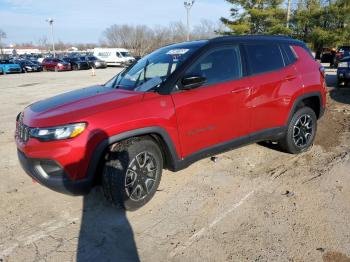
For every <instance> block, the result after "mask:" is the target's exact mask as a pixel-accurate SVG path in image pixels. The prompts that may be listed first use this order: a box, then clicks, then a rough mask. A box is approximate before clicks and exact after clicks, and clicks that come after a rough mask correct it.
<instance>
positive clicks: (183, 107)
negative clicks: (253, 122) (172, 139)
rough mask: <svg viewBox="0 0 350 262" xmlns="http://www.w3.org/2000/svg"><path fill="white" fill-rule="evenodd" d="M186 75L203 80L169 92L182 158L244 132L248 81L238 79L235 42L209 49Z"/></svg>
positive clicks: (247, 126) (248, 118) (238, 67)
mask: <svg viewBox="0 0 350 262" xmlns="http://www.w3.org/2000/svg"><path fill="white" fill-rule="evenodd" d="M186 76H203V77H205V78H206V79H207V82H206V84H205V85H204V86H201V87H199V88H196V89H192V90H185V91H178V92H176V93H174V94H172V98H173V101H174V104H175V110H176V116H177V121H178V130H179V138H180V142H181V148H182V157H186V156H188V155H190V154H193V153H195V152H197V151H200V150H202V149H205V148H209V147H211V146H214V145H217V144H219V143H225V142H228V141H230V140H233V139H235V138H238V137H241V136H244V135H246V134H247V131H248V129H249V124H250V121H249V120H250V115H249V112H248V109H247V100H248V97H249V92H250V83H249V80H248V79H247V78H242V63H241V55H240V48H239V46H238V45H232V46H222V47H216V48H214V49H211V50H209V51H208V52H206V53H205V54H204V55H202V56H201V57H200V58H199V59H198V60H197V61H195V62H194V63H193V64H192V65H191V66H190V68H189V69H188V70H187V71H186V73H185V74H184V75H183V77H186ZM179 84H180V83H179Z"/></svg>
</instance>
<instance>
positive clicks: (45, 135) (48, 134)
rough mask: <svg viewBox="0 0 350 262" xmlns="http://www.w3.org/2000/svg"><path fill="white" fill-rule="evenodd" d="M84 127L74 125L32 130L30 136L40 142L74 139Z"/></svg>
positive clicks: (81, 124) (78, 124) (79, 124)
mask: <svg viewBox="0 0 350 262" xmlns="http://www.w3.org/2000/svg"><path fill="white" fill-rule="evenodd" d="M86 126H87V124H86V123H76V124H70V125H64V126H56V127H49V128H33V129H32V130H31V132H30V136H31V137H35V138H37V139H39V140H41V141H52V140H62V139H68V138H74V137H77V136H79V135H80V134H81V133H83V132H84V130H85V128H86Z"/></svg>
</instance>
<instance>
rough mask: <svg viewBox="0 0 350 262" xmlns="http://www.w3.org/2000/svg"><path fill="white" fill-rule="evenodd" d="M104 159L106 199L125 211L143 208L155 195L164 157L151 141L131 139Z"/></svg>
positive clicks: (118, 146)
mask: <svg viewBox="0 0 350 262" xmlns="http://www.w3.org/2000/svg"><path fill="white" fill-rule="evenodd" d="M112 151H113V152H111V153H109V154H108V156H107V161H106V163H105V166H104V169H103V178H102V186H103V191H104V194H105V196H106V198H107V200H109V201H111V202H112V203H113V204H115V205H117V206H121V207H123V208H125V209H126V210H136V209H138V208H140V207H142V206H144V205H145V204H146V203H147V202H148V201H149V200H150V199H151V198H152V197H153V196H154V194H155V192H156V191H157V188H158V186H159V183H160V179H161V175H162V170H163V156H162V153H161V151H160V149H159V147H158V145H157V143H156V142H155V141H154V140H152V139H151V138H133V139H129V140H126V141H124V142H121V143H120V144H118V145H116V149H112Z"/></svg>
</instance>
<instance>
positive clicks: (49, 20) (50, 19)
mask: <svg viewBox="0 0 350 262" xmlns="http://www.w3.org/2000/svg"><path fill="white" fill-rule="evenodd" d="M46 22H48V23H49V24H50V27H51V39H52V52H53V57H54V58H55V57H56V50H55V38H54V37H53V19H52V18H49V19H46Z"/></svg>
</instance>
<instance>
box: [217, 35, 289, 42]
mask: <svg viewBox="0 0 350 262" xmlns="http://www.w3.org/2000/svg"><path fill="white" fill-rule="evenodd" d="M230 38H231V39H232V38H257V39H259V38H262V39H271V38H278V39H293V38H292V37H291V36H289V35H262V34H259V35H225V36H218V37H215V38H212V39H211V40H212V41H216V40H223V39H230Z"/></svg>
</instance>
